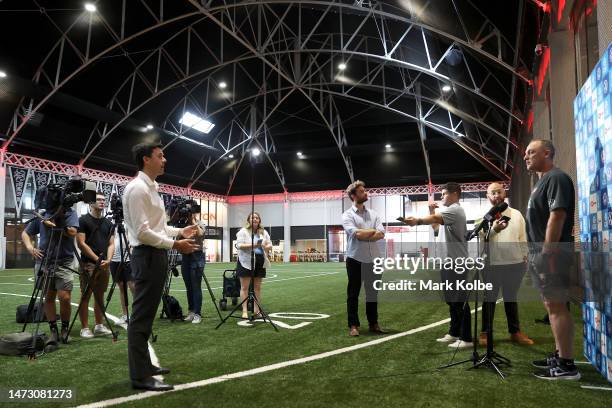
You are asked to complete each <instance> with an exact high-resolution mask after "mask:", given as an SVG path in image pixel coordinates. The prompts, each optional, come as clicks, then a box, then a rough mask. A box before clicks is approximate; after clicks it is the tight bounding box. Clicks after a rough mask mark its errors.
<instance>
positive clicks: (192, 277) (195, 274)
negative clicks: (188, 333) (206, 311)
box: [181, 213, 206, 324]
mask: <svg viewBox="0 0 612 408" xmlns="http://www.w3.org/2000/svg"><path fill="white" fill-rule="evenodd" d="M188 217H189V221H188V223H187V225H195V226H196V227H197V232H196V235H195V242H196V244H197V245H198V246H199V247H200V248H202V249H199V250H197V251H194V252H193V253H191V254H185V255H183V257H182V259H181V274H182V275H183V281H185V289H186V290H187V305H188V307H189V313H188V314H187V317H186V318H185V321H188V322H191V323H193V324H199V323H201V322H202V275H203V273H204V266H205V264H206V258H205V256H204V249H205V248H204V231H205V230H206V225H205V224H204V223H203V222H202V221H200V220H198V219H196V217H195V214H194V213H190V214H189V215H188Z"/></svg>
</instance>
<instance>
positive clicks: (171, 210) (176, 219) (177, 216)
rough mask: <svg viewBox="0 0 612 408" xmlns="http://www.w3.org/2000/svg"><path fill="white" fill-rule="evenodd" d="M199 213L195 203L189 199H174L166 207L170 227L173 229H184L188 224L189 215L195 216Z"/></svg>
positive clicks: (198, 207) (199, 208)
mask: <svg viewBox="0 0 612 408" xmlns="http://www.w3.org/2000/svg"><path fill="white" fill-rule="evenodd" d="M200 211H201V207H200V205H199V204H198V203H197V201H195V200H193V199H192V198H190V197H175V198H173V199H172V200H171V201H170V204H169V205H168V214H169V216H170V225H172V226H175V227H179V228H182V227H185V226H187V225H188V224H189V217H190V215H191V214H197V213H199V212H200Z"/></svg>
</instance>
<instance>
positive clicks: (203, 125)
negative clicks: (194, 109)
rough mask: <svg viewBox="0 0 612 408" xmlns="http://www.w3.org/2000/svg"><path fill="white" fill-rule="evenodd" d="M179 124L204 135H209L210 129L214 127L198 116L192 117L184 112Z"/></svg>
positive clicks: (192, 115)
mask: <svg viewBox="0 0 612 408" xmlns="http://www.w3.org/2000/svg"><path fill="white" fill-rule="evenodd" d="M179 123H180V124H182V125H185V126H187V127H190V128H192V129H195V130H197V131H200V132H202V133H206V134H208V133H210V131H211V130H212V128H214V127H215V124H214V123H212V122H210V121H208V120H206V119H202V118H201V117H199V116H198V115H194V114H193V113H191V112H185V114H183V117H182V118H181V119H180V120H179Z"/></svg>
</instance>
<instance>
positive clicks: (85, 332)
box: [81, 327, 94, 339]
mask: <svg viewBox="0 0 612 408" xmlns="http://www.w3.org/2000/svg"><path fill="white" fill-rule="evenodd" d="M93 336H94V335H93V333H92V332H91V330H89V327H85V328H84V329H81V337H82V338H84V339H91V338H92V337H93Z"/></svg>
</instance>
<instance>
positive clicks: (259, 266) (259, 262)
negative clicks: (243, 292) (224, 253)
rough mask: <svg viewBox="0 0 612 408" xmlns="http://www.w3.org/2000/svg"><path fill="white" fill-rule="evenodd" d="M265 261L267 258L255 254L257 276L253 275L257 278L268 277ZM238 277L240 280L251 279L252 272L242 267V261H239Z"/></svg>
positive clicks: (237, 267)
mask: <svg viewBox="0 0 612 408" xmlns="http://www.w3.org/2000/svg"><path fill="white" fill-rule="evenodd" d="M264 261H265V258H264V256H263V255H260V254H255V274H253V276H254V277H255V278H265V277H266V268H264V267H263V264H264ZM249 266H250V265H249ZM236 275H237V276H238V277H239V278H250V277H251V270H250V269H247V268H245V267H244V266H242V265H241V264H240V261H238V265H237V266H236Z"/></svg>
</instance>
